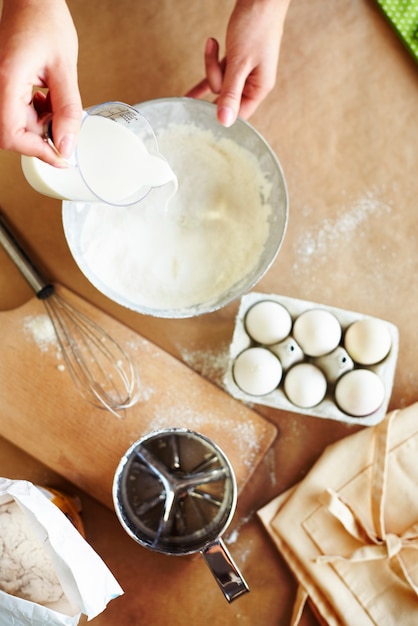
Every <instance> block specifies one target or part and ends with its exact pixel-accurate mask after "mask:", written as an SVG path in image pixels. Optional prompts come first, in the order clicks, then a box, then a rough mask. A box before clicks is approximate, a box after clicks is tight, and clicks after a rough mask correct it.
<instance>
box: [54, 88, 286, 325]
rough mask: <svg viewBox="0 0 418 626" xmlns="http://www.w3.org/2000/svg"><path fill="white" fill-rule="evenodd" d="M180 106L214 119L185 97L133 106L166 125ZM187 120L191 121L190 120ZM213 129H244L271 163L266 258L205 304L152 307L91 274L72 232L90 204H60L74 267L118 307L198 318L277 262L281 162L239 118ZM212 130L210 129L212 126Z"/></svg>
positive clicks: (282, 218) (209, 108) (227, 132)
mask: <svg viewBox="0 0 418 626" xmlns="http://www.w3.org/2000/svg"><path fill="white" fill-rule="evenodd" d="M181 106H185V107H190V106H191V107H193V110H194V111H195V112H196V114H197V113H199V114H200V115H202V116H207V115H208V113H210V115H212V116H213V117H214V118H215V119H216V105H215V104H213V103H211V102H207V101H204V100H196V99H194V98H187V97H170V98H156V99H153V100H147V101H145V102H142V103H139V104H135V105H134V106H133V108H135V109H136V110H138V111H139V112H140V113H141V114H142V115H143V116H144V117H145V119H148V117H147V110H148V111H149V110H153V112H154V113H155V114H156V107H158V108H161V107H162V108H165V109H167V110H166V111H165V112H164V114H163V113H162V112H160V113H159V114H158V115H159V118H161V119H162V120H164V122H167V124H168V123H169V121H170V119H169V117H170V115H169V114H170V110H171V109H173V110H174V109H175V108H176V107H181ZM171 112H173V111H171ZM190 121H193V119H192V120H190ZM150 124H151V127H153V125H152V121H151V122H150ZM214 128H215V129H216V132H217V131H218V130H219V133H218V134H219V136H227V137H229V138H232V139H234V138H235V137H238V135H239V131H240V129H242V128H244V129H245V132H246V133H248V132H249V133H250V135H253V136H254V137H255V138H256V139H257V141H258V143H259V145H260V146H263V148H264V149H265V155H267V157H268V159H269V160H270V161H271V162H272V163H273V164H274V169H275V173H276V175H277V181H278V189H279V190H280V194H281V196H280V197H279V198H277V199H276V200H275V203H274V204H273V215H272V216H270V218H269V220H268V221H269V235H268V237H267V239H266V241H265V244H264V248H263V251H264V253H265V251H266V249H267V248H270V250H269V253H268V254H266V256H264V253H261V254H260V256H259V260H258V262H257V264H256V265H255V266H254V267H253V268H252V270H251V271H250V272H249V273H247V274H246V275H245V276H243V277H242V278H241V279H239V280H238V281H236V282H235V283H234V284H232V285H230V287H229V288H228V289H226V290H225V291H224V292H223V293H221V294H218V295H217V296H216V297H214V298H211V299H210V300H208V301H206V302H197V303H196V304H193V305H190V306H186V307H170V308H163V307H153V306H150V305H148V304H141V303H140V302H133V301H131V300H128V299H127V298H126V297H124V296H122V295H120V294H118V293H116V292H115V291H114V290H112V289H111V288H109V287H108V286H107V285H106V284H105V283H104V282H103V281H102V280H101V279H100V278H99V277H98V276H96V275H95V274H94V273H93V272H92V270H91V269H90V267H89V266H88V264H87V263H86V262H85V260H84V258H83V251H82V247H81V244H80V241H79V240H78V237H77V233H75V232H74V231H75V230H77V229H78V230H79V229H80V227H79V226H77V228H75V226H74V222H75V221H76V220H78V219H80V217H81V216H82V215H83V211H88V209H89V207H90V206H91V204H89V203H81V202H70V201H63V203H62V220H63V228H64V234H65V237H66V239H67V243H68V246H69V248H70V251H71V253H72V255H73V257H74V260H75V261H76V263H77V265H78V266H79V268H80V269H81V271H82V272H83V274H84V275H85V276H86V278H87V279H88V280H89V281H90V282H91V283H92V285H93V286H94V287H95V288H96V289H98V290H99V291H100V292H101V293H103V294H104V295H105V296H107V297H108V298H110V299H111V300H112V301H114V302H116V303H117V304H120V305H122V306H124V307H125V308H127V309H130V310H132V311H135V312H137V313H141V314H144V315H150V316H152V317H157V318H170V319H180V318H189V317H197V316H199V315H204V314H207V313H212V312H215V311H217V310H219V309H222V308H224V307H225V306H227V305H228V304H230V303H231V302H233V301H234V300H236V299H238V298H240V297H241V296H242V295H244V293H247V292H248V291H250V290H251V289H252V288H253V287H254V286H255V285H256V284H257V283H258V282H259V281H260V280H261V279H262V278H263V276H264V275H265V274H266V273H267V272H268V270H269V269H270V268H271V266H272V264H273V263H274V261H275V260H276V258H277V256H278V253H279V251H280V248H281V246H282V243H283V240H284V236H285V233H286V229H287V223H288V216H289V196H288V189H287V183H286V179H285V176H284V173H283V169H282V167H281V164H280V161H279V160H278V158H277V156H276V154H275V153H274V151H273V149H272V148H271V146H270V145H269V144H268V142H267V141H266V139H265V138H264V137H263V136H262V135H261V134H260V133H259V132H258V131H257V130H256V129H255V128H254V127H253V126H252V125H251V124H250V123H249V122H247V121H245V120H242V119H240V118H238V120H237V121H236V122H235V124H233V125H232V126H231V127H229V128H225V127H224V126H222V125H221V124H219V125H218V126H216V125H215V126H214ZM211 130H213V128H212V127H211ZM154 132H155V135H156V137H157V142H158V130H156V129H155V128H154ZM237 143H238V144H239V141H237ZM278 209H279V210H278ZM115 210H116V209H115Z"/></svg>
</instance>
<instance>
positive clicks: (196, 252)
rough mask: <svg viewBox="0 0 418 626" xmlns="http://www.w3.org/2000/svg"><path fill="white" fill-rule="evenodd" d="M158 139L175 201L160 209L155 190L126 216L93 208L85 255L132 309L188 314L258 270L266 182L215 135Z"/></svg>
mask: <svg viewBox="0 0 418 626" xmlns="http://www.w3.org/2000/svg"><path fill="white" fill-rule="evenodd" d="M158 141H159V146H160V150H161V152H162V153H163V154H164V155H165V157H166V158H167V160H168V161H169V163H170V165H171V167H172V168H173V170H174V172H175V174H176V176H177V179H178V185H179V186H178V190H177V193H176V194H174V196H172V198H171V200H170V202H169V204H168V206H167V207H166V208H164V206H156V202H161V195H158V193H157V195H155V194H154V192H153V191H152V192H151V193H150V194H149V195H148V196H147V198H145V199H144V200H143V201H142V202H141V203H139V204H138V205H134V206H131V207H126V208H124V209H123V210H117V209H115V207H110V206H107V205H102V204H95V205H91V206H90V207H89V209H88V213H87V215H86V218H85V221H84V225H83V231H82V236H81V248H82V257H83V261H84V263H85V264H87V266H88V267H89V271H90V272H92V273H93V274H94V276H95V277H96V278H97V280H98V281H99V283H100V284H101V285H102V287H104V288H105V289H106V290H109V289H110V290H111V291H113V292H114V293H115V295H117V296H119V297H122V298H124V299H126V300H128V301H129V302H130V303H133V304H136V305H142V306H147V307H150V308H158V309H170V308H189V307H194V306H198V305H199V304H200V303H202V302H205V303H206V302H210V301H212V300H216V299H217V297H218V296H219V294H221V293H224V292H227V291H228V290H229V289H230V288H231V287H232V286H233V285H234V284H235V283H237V282H238V281H239V280H240V279H242V278H243V276H245V275H246V274H247V273H248V272H249V271H250V270H251V269H252V268H253V267H254V266H256V264H257V262H258V260H259V256H260V250H261V249H262V248H263V245H264V243H265V242H266V240H267V237H268V233H269V222H268V218H269V215H270V214H271V210H272V208H271V206H270V204H269V203H268V201H267V200H268V197H269V193H270V190H271V183H270V182H269V181H268V180H267V178H266V177H265V176H264V174H263V172H262V171H261V169H260V165H259V163H258V161H257V159H256V158H255V157H254V155H253V154H251V153H250V152H249V151H248V150H246V149H244V148H242V147H240V146H237V145H236V144H235V143H234V142H233V141H232V140H230V139H227V138H223V139H217V138H216V137H215V135H214V134H213V133H212V132H211V131H208V130H202V129H199V128H197V127H195V126H192V125H178V126H174V127H171V128H169V129H167V130H164V131H162V132H161V133H160V134H159V136H158ZM159 198H160V200H158V199H159Z"/></svg>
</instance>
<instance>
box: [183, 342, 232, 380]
mask: <svg viewBox="0 0 418 626" xmlns="http://www.w3.org/2000/svg"><path fill="white" fill-rule="evenodd" d="M181 358H182V360H183V362H184V363H186V365H188V366H189V367H191V368H192V369H193V370H194V371H195V372H198V373H199V374H201V375H202V376H203V378H207V379H208V380H211V381H212V382H214V383H216V384H218V385H219V386H221V387H223V386H224V385H223V376H224V374H225V371H226V369H227V365H228V359H229V346H228V345H225V346H221V347H220V348H219V349H216V350H215V349H214V350H210V349H206V350H183V351H182V353H181Z"/></svg>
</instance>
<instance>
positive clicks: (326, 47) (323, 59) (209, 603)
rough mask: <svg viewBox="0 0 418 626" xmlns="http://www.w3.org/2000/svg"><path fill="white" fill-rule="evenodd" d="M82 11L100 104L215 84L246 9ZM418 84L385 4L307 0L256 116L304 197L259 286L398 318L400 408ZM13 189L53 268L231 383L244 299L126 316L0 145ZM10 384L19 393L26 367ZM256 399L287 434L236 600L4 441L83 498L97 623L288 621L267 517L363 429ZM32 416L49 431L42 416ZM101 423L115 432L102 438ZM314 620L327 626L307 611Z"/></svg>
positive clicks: (250, 527) (237, 535)
mask: <svg viewBox="0 0 418 626" xmlns="http://www.w3.org/2000/svg"><path fill="white" fill-rule="evenodd" d="M68 4H69V7H70V9H71V11H72V14H73V17H74V20H75V23H76V25H77V28H78V33H79V39H80V53H79V81H80V88H81V93H82V97H83V103H84V106H91V105H93V104H96V103H99V102H104V101H106V100H121V101H125V102H128V103H130V104H134V103H137V102H141V101H145V100H149V99H153V98H158V97H167V96H181V95H183V94H184V93H185V92H186V91H187V90H188V89H189V88H190V87H191V86H192V85H193V84H194V83H195V82H197V81H198V80H199V79H200V78H201V77H202V72H203V48H204V43H205V40H206V38H207V37H208V36H216V37H218V38H220V40H222V41H223V40H224V33H225V27H226V22H227V18H228V16H229V13H230V11H231V9H232V6H233V2H231V1H230V0H222V1H221V0H212V1H209V0H207V1H206V2H204V3H203V2H200V3H191V2H190V1H189V0H161V1H160V2H158V3H151V2H146V1H145V0H142V1H141V0H119V1H118V2H114V0H100V1H99V0H89V2H85V1H84V0H69V2H68ZM417 86H418V72H417V66H416V63H415V61H414V59H413V58H412V56H411V55H410V54H409V52H408V51H407V50H406V49H405V48H404V46H403V44H402V42H401V41H400V40H399V39H398V38H397V36H396V34H395V32H394V31H393V30H392V28H391V27H390V25H389V24H388V22H387V21H386V19H385V17H384V16H383V15H382V13H381V12H380V10H379V8H378V6H377V3H375V2H374V1H372V0H369V1H368V0H339V2H332V3H331V2H328V1H327V0H293V3H292V5H291V7H290V10H289V14H288V19H287V23H286V28H285V34H284V37H283V44H282V50H281V56H280V66H279V71H278V80H277V86H276V88H275V90H274V91H273V92H272V93H271V94H270V95H269V96H268V98H267V99H266V101H265V102H264V103H263V104H262V105H261V106H260V107H259V109H258V111H257V112H256V113H255V114H254V116H253V117H252V119H251V123H252V124H253V125H254V126H255V127H256V129H257V130H258V131H259V132H260V133H261V134H262V135H263V136H264V137H265V138H266V140H267V141H268V142H269V143H270V145H271V146H272V148H273V150H274V151H275V153H276V154H277V156H278V158H279V160H280V162H281V164H282V167H283V170H284V173H285V176H286V179H287V183H288V190H289V197H290V217H289V225H288V229H287V233H286V237H285V240H284V243H283V246H282V248H281V250H280V253H279V255H278V257H277V259H276V261H275V263H274V264H273V266H272V268H271V269H270V270H269V271H268V273H267V274H266V275H265V277H264V278H263V279H262V280H261V281H260V282H259V284H258V285H257V286H256V288H255V289H256V290H257V291H262V292H265V293H276V294H281V295H285V296H290V297H294V298H301V299H304V300H312V301H314V302H318V303H322V304H327V305H330V306H335V307H340V308H345V309H349V310H352V311H358V312H361V313H364V314H367V315H372V316H376V317H380V318H383V319H386V320H388V321H390V322H392V323H394V324H395V325H396V326H397V327H398V329H399V333H400V347H399V357H398V365H397V369H396V376H395V381H394V387H393V393H392V397H391V401H390V405H389V408H390V409H394V408H400V407H404V406H407V405H409V404H411V403H412V402H414V401H416V400H417V399H418V391H417V390H418V364H417V359H416V320H417V319H418V297H417V284H416V283H417V278H416V277H417V274H418V245H417V230H418V222H417V214H416V198H417V191H418V189H417V176H416V162H417V156H418V148H417V146H418V126H417V123H416V110H417V95H418V91H417ZM0 188H1V196H0V205H1V206H2V208H3V210H4V212H5V214H6V215H7V216H8V217H9V219H10V221H11V222H12V223H13V224H14V225H15V226H16V228H17V230H18V231H19V233H20V234H21V235H22V237H23V238H24V239H25V241H26V242H28V243H29V244H30V249H31V251H32V253H33V256H34V258H35V259H36V260H37V262H39V265H40V267H41V268H42V270H43V271H44V273H45V274H47V275H48V276H49V277H51V278H52V279H53V280H54V281H56V282H58V283H60V284H62V285H65V286H66V287H68V288H69V289H71V290H73V291H74V292H76V293H77V294H78V295H80V296H82V297H83V298H85V299H86V300H88V301H90V302H91V303H93V304H94V305H96V306H97V307H99V308H100V309H102V310H104V311H105V312H107V313H108V314H110V315H111V316H113V317H114V318H116V319H117V320H119V321H120V322H122V323H124V324H126V326H128V327H129V328H130V329H132V330H134V331H136V332H137V333H139V334H140V335H141V336H142V337H145V338H146V339H148V340H150V341H151V342H153V343H154V344H156V345H157V346H159V347H160V348H162V349H163V350H165V351H166V352H168V353H169V354H171V355H172V356H174V357H175V358H176V359H179V360H180V361H182V362H183V363H185V364H186V365H187V366H188V367H190V368H192V369H194V370H196V371H197V372H198V373H200V374H201V375H202V376H203V377H205V378H208V379H209V380H211V381H212V382H214V383H215V384H217V385H219V386H221V387H222V371H223V367H224V365H225V362H226V356H227V351H228V345H229V342H230V341H231V338H232V333H233V328H234V319H235V315H236V312H237V310H238V302H235V303H232V304H230V305H229V306H227V307H225V308H224V309H222V310H220V311H218V312H215V313H212V314H210V315H205V316H202V317H199V318H193V319H184V320H164V319H153V318H148V317H145V316H142V315H139V314H136V313H134V312H132V311H129V310H126V309H122V308H121V307H119V306H118V305H116V304H115V303H112V302H110V301H109V300H108V299H107V298H105V297H104V296H102V295H101V294H100V293H99V292H97V291H96V290H95V289H94V288H93V287H92V286H91V285H90V284H89V282H88V281H87V280H86V279H85V278H84V276H83V275H82V274H81V272H80V270H79V269H78V267H77V266H76V264H75V262H74V260H73V258H72V256H71V254H70V252H69V250H68V247H67V245H66V242H65V238H64V235H63V229H62V223H61V211H60V202H59V201H57V200H53V199H50V198H46V197H44V196H40V195H39V194H37V193H36V192H35V191H33V190H32V189H31V187H29V185H28V184H27V183H26V181H25V179H24V177H23V174H22V172H21V168H20V159H19V156H18V155H17V154H13V153H8V152H0ZM30 297H32V293H31V291H30V288H29V287H28V285H27V284H26V283H25V281H24V280H23V279H22V278H21V276H20V275H19V273H18V271H17V270H16V269H15V268H14V266H13V265H12V263H11V262H10V261H9V259H8V258H7V256H6V255H5V253H4V252H3V251H2V250H0V310H1V311H7V310H11V309H15V308H17V307H18V306H20V305H21V304H23V303H25V302H26V301H27V300H28V299H29V298H30ZM26 376H27V377H30V376H36V371H28V372H27V373H26ZM10 380H11V381H13V385H14V386H15V387H16V388H17V389H18V388H19V381H16V379H15V378H14V372H13V371H10ZM21 382H22V384H24V380H22V381H21ZM2 384H4V383H2ZM6 384H7V382H6ZM39 393H42V389H39ZM45 402H53V398H51V397H46V398H45ZM252 408H253V410H255V411H256V412H257V413H258V414H260V415H261V416H263V417H264V418H265V419H266V420H268V422H271V423H273V424H274V425H275V426H276V427H277V438H276V440H275V443H274V446H273V447H272V448H271V449H270V450H269V451H268V452H267V454H266V455H265V456H264V458H263V460H262V462H261V463H260V465H259V466H258V467H257V468H256V471H255V472H254V474H253V475H252V477H251V480H250V481H249V482H248V483H247V485H246V486H245V488H244V490H243V492H242V493H241V494H240V498H239V502H238V508H237V512H236V515H235V517H234V520H233V522H232V524H231V527H230V529H229V530H228V532H227V534H226V537H225V538H226V543H227V545H228V547H229V549H230V551H231V553H232V554H233V556H234V558H235V560H236V562H237V565H238V567H239V568H240V569H241V570H242V573H243V575H244V576H245V578H246V580H247V582H248V584H249V586H250V588H251V592H250V593H249V594H247V595H246V596H244V597H242V598H241V599H239V600H237V601H236V602H234V603H232V604H231V605H228V604H227V602H226V601H225V600H224V598H223V597H222V594H221V593H220V591H219V590H218V588H217V586H216V584H215V583H214V581H213V580H212V578H211V575H210V573H209V571H208V569H207V568H206V566H205V564H204V562H203V559H201V558H200V557H199V556H193V557H181V558H175V557H165V556H162V555H159V554H155V553H152V552H150V551H147V550H145V549H142V548H141V547H139V546H137V545H136V544H135V543H134V542H133V541H132V540H131V539H130V538H129V537H128V536H127V535H126V534H125V533H124V531H123V530H122V528H121V527H120V525H119V522H118V521H117V520H116V517H115V515H114V513H113V511H112V510H111V509H110V508H108V507H106V506H105V505H104V504H103V503H101V502H98V501H97V500H96V499H95V498H93V497H91V495H90V494H88V493H86V492H85V491H82V490H80V488H79V485H77V484H73V483H69V482H68V480H66V478H65V472H64V473H63V475H60V474H59V473H56V472H55V471H52V470H51V468H49V467H47V465H44V464H43V463H40V462H39V460H37V459H35V458H33V457H32V456H30V455H28V454H27V451H28V450H30V449H31V446H30V442H29V441H28V445H27V446H22V448H23V449H20V448H17V447H15V446H14V445H13V443H11V442H10V441H7V440H6V439H0V474H1V475H2V476H7V477H10V478H25V479H28V480H31V481H33V482H36V483H38V484H49V485H53V486H56V487H61V488H63V489H66V490H68V491H69V492H71V493H74V494H78V495H79V496H80V498H81V502H82V506H83V519H84V524H85V528H86V534H87V538H88V540H89V542H90V543H91V544H92V545H93V547H94V548H95V549H96V550H97V552H98V553H99V554H100V555H101V556H102V558H103V559H104V560H105V562H106V563H107V564H108V566H109V568H110V569H111V570H112V572H113V573H114V575H115V576H116V578H117V579H118V581H119V582H120V584H121V585H122V587H123V588H124V590H125V594H124V596H122V597H121V598H119V599H117V600H114V601H113V602H111V603H110V605H109V607H108V608H107V609H106V611H105V612H104V613H103V614H102V615H100V616H99V617H97V618H96V619H95V620H94V622H93V623H94V624H95V625H96V624H97V626H116V625H117V626H128V625H129V624H132V625H135V626H136V625H137V624H138V625H140V624H146V625H151V624H152V626H159V625H162V624H170V626H180V625H182V626H185V625H188V624H190V625H192V624H197V623H198V624H201V625H202V626H205V625H209V624H216V625H217V626H223V625H225V626H234V625H238V624H240V625H244V624H245V625H248V626H260V625H261V626H277V625H278V624H280V625H286V624H288V623H289V621H290V615H291V610H292V605H293V601H294V597H295V593H296V584H295V582H294V579H293V577H292V575H291V573H290V572H289V570H288V569H287V567H286V565H285V564H284V562H283V561H282V559H281V557H280V556H279V554H278V553H277V551H276V550H275V548H274V547H273V544H272V543H271V541H270V539H269V538H268V537H267V535H266V533H265V531H264V529H263V528H262V526H261V524H260V523H259V521H258V519H257V518H256V516H255V511H256V510H257V509H258V508H260V507H261V506H263V505H264V504H266V503H267V502H269V501H270V500H271V499H272V498H273V497H274V496H276V495H278V494H279V493H281V492H282V491H284V490H285V489H287V488H288V487H290V486H292V485H294V484H295V483H297V482H298V481H300V480H301V479H302V478H303V476H304V475H305V474H306V472H307V471H308V470H309V469H310V468H311V467H312V465H313V464H314V462H315V460H316V459H317V458H318V457H319V456H320V455H321V453H322V451H323V450H324V448H325V447H326V446H327V445H328V444H330V443H332V442H334V441H336V440H338V439H341V438H342V437H344V436H346V435H349V434H350V433H352V432H355V430H358V428H360V427H359V426H356V427H354V426H350V425H347V424H343V423H340V422H336V421H332V420H326V419H319V418H314V417H306V416H303V415H299V414H297V413H288V412H285V411H279V410H275V409H272V408H268V407H262V406H259V405H254V406H253V407H252ZM86 410H88V408H87V409H86ZM0 420H9V421H10V420H13V414H11V413H9V412H8V411H7V410H6V409H5V408H4V407H3V408H2V407H0ZM33 420H34V433H33V436H34V437H36V428H39V429H41V428H42V415H36V416H35V415H34V416H33ZM98 433H99V435H98V436H99V437H100V436H101V437H106V432H103V430H102V431H100V430H98ZM231 436H233V433H231ZM94 445H95V442H92V446H94ZM72 454H73V455H75V456H76V455H77V450H73V451H72ZM46 456H47V455H46ZM83 623H84V622H83ZM301 624H302V626H308V625H309V626H312V625H314V624H317V621H316V618H315V616H314V615H313V614H312V613H311V612H310V610H309V607H308V608H307V609H306V610H305V613H304V615H303V617H302V620H301Z"/></svg>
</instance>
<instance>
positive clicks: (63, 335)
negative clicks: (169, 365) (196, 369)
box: [0, 213, 139, 415]
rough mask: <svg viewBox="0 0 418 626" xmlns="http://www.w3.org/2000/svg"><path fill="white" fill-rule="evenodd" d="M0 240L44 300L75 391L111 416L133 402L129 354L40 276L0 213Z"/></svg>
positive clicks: (135, 384) (134, 377)
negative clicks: (107, 411)
mask: <svg viewBox="0 0 418 626" xmlns="http://www.w3.org/2000/svg"><path fill="white" fill-rule="evenodd" d="M0 244H1V245H2V246H3V248H4V249H5V251H6V252H7V254H8V255H9V256H10V258H11V259H12V261H13V262H14V263H15V265H16V266H17V268H18V269H19V270H20V272H21V273H22V275H23V276H24V277H25V279H26V280H27V281H28V283H29V284H30V286H31V287H32V289H33V290H34V292H35V294H36V296H37V297H38V298H39V299H40V300H42V301H43V303H44V305H45V308H46V311H47V313H48V316H49V319H50V320H51V323H52V325H53V327H54V331H55V335H56V338H57V341H58V344H59V347H60V349H61V352H62V355H63V359H64V363H65V365H66V367H67V369H68V371H69V373H70V375H71V378H72V380H73V382H74V384H75V387H76V388H77V390H78V392H79V393H80V394H81V395H82V396H83V398H84V399H85V400H87V401H88V402H90V403H91V404H93V405H95V406H97V407H100V408H106V409H108V410H109V411H110V412H112V413H113V414H115V415H118V413H117V412H118V411H123V409H126V408H128V407H130V406H133V405H134V404H135V403H136V402H137V400H138V395H139V375H138V372H137V369H136V367H135V365H134V363H133V362H132V360H131V358H130V356H129V355H128V354H127V353H126V352H125V350H124V349H123V348H122V347H121V346H120V345H119V343H117V341H115V339H113V337H111V336H110V335H109V334H108V333H107V332H106V331H105V330H104V329H103V328H101V327H100V326H99V325H98V324H96V323H95V322H94V321H93V320H92V319H90V318H89V317H87V316H86V315H85V314H84V313H82V312H81V311H79V310H78V309H76V308H75V307H74V306H73V305H72V304H71V303H70V302H68V301H67V300H66V299H64V298H63V297H62V296H61V295H60V294H59V293H57V291H56V289H55V287H54V285H53V284H51V283H49V282H47V281H45V280H44V278H43V277H42V275H41V274H40V272H39V270H38V269H37V268H36V267H35V265H34V264H33V262H32V261H31V260H30V258H29V256H28V255H27V253H26V252H25V251H24V250H23V248H22V246H21V245H20V243H18V241H17V240H16V238H15V236H14V235H13V234H12V233H11V231H10V230H9V227H8V226H7V224H6V223H5V221H4V218H3V216H2V215H1V213H0Z"/></svg>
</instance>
